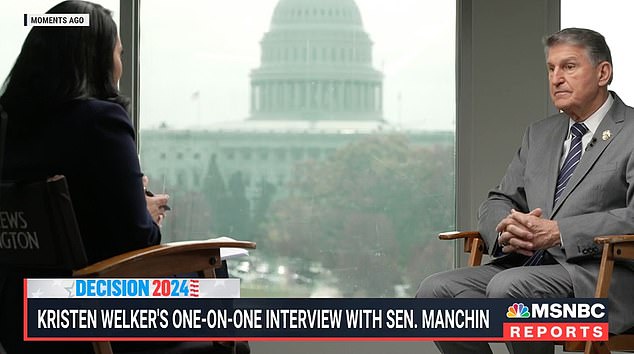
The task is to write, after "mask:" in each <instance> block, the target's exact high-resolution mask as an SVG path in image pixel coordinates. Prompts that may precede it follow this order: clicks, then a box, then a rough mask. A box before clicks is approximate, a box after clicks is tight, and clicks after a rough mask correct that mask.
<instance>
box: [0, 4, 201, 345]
mask: <svg viewBox="0 0 634 354" xmlns="http://www.w3.org/2000/svg"><path fill="white" fill-rule="evenodd" d="M48 13H59V14H75V13H81V14H89V16H90V26H86V27H33V29H32V30H31V31H30V33H29V34H28V36H27V38H26V40H25V41H24V44H23V46H22V50H21V52H20V54H19V55H18V58H17V59H16V62H15V64H14V66H13V68H12V70H11V71H10V73H9V75H8V77H7V79H6V80H5V82H4V84H3V86H2V89H0V105H1V107H2V109H4V111H5V112H6V114H7V115H8V128H7V134H6V141H5V142H4V143H5V160H4V169H3V171H1V173H2V179H6V180H20V181H29V180H44V179H46V178H47V177H50V176H54V175H65V176H66V179H67V182H68V186H69V189H70V195H71V198H72V202H73V206H74V209H75V212H76V217H77V222H78V224H79V228H80V232H81V235H82V237H83V242H84V246H85V249H86V253H87V256H88V259H89V261H90V262H96V261H99V260H102V259H105V258H108V257H111V256H114V255H117V254H121V253H123V252H126V251H130V250H134V249H139V248H143V247H147V246H150V245H154V244H158V243H159V242H160V240H161V233H160V229H159V224H160V222H161V221H162V218H163V217H164V208H162V207H163V206H165V204H166V203H167V198H168V197H167V196H166V195H157V196H154V197H146V196H145V193H144V185H143V180H142V177H143V174H142V173H141V170H140V167H139V160H138V155H137V152H136V144H135V141H134V139H135V134H134V130H133V127H132V124H131V122H130V118H129V117H128V114H127V112H126V104H127V101H126V99H124V98H123V97H122V96H121V95H120V94H119V91H118V88H117V87H118V81H119V79H120V77H121V73H122V65H121V52H122V48H121V42H120V40H119V37H118V34H117V28H116V25H115V22H114V20H113V19H112V16H111V13H110V11H108V10H106V9H104V8H103V7H102V6H100V5H97V4H93V3H90V2H84V1H64V2H62V3H60V4H58V5H56V6H55V7H53V8H52V9H51V10H49V11H48ZM30 275H31V274H20V275H16V274H11V275H6V276H5V279H4V280H5V282H4V286H3V287H2V289H0V290H1V291H2V292H1V294H0V342H1V343H2V346H3V347H4V349H5V350H6V351H7V353H8V354H14V353H20V354H22V353H87V352H90V351H91V349H90V346H89V345H88V344H86V343H37V342H24V341H23V340H22V335H23V334H22V328H23V327H22V320H23V316H22V308H23V306H22V285H21V284H22V280H21V278H23V277H26V276H30ZM1 280H2V279H1V278H0V283H2V282H1ZM0 286H2V284H0ZM208 346H209V347H211V345H208ZM140 347H143V345H141V346H140ZM156 352H164V351H163V350H157V351H156Z"/></svg>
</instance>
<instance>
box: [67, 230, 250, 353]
mask: <svg viewBox="0 0 634 354" xmlns="http://www.w3.org/2000/svg"><path fill="white" fill-rule="evenodd" d="M222 247H239V248H249V249H253V248H255V243H254V242H247V241H213V240H211V241H185V242H173V243H166V244H162V245H156V246H150V247H147V248H143V249H140V250H135V251H131V252H127V253H124V254H121V255H118V256H114V257H112V258H109V259H106V260H103V261H101V262H98V263H95V264H92V265H89V266H87V267H84V268H81V269H78V270H75V271H73V277H76V278H90V277H97V278H143V277H149V278H151V277H164V276H170V275H175V274H181V273H194V272H195V273H197V274H198V275H199V276H200V277H204V278H215V277H216V273H215V269H216V268H219V267H220V266H221V265H222V261H221V260H220V248H222ZM93 349H94V351H95V354H113V351H112V346H111V345H110V342H93Z"/></svg>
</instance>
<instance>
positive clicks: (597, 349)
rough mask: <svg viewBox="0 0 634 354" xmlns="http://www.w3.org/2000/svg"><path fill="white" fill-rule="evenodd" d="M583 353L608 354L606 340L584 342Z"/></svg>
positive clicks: (608, 349)
mask: <svg viewBox="0 0 634 354" xmlns="http://www.w3.org/2000/svg"><path fill="white" fill-rule="evenodd" d="M583 354H610V348H608V342H586V349H585V350H584V351H583Z"/></svg>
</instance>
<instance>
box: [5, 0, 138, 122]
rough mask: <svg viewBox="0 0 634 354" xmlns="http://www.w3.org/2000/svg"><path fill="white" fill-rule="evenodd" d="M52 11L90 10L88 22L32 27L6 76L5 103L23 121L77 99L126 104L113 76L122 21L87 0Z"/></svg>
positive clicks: (6, 108)
mask: <svg viewBox="0 0 634 354" xmlns="http://www.w3.org/2000/svg"><path fill="white" fill-rule="evenodd" d="M47 13H51V14H54V13H59V14H73V13H81V14H89V15H90V26H86V27H37V26H36V27H33V28H32V29H31V31H30V32H29V34H28V36H27V37H26V39H25V40H24V44H23V45H22V50H21V52H20V54H19V55H18V58H17V59H16V61H15V64H14V65H13V68H12V69H11V71H10V72H9V75H8V76H7V78H6V80H5V81H4V84H3V87H2V90H1V91H0V92H1V94H2V95H1V96H0V104H1V105H2V106H3V107H4V109H5V110H6V111H7V112H8V113H9V117H11V116H16V115H17V116H19V117H20V119H19V120H20V122H15V121H14V123H18V125H22V126H24V125H28V123H30V122H33V121H34V120H38V119H44V118H45V116H46V112H49V111H50V110H51V109H55V108H56V107H57V106H59V105H61V104H64V103H66V102H68V101H70V100H74V99H88V98H96V99H102V100H110V101H113V102H116V103H119V104H120V105H122V106H123V107H124V108H127V103H128V101H127V99H125V98H124V97H122V96H120V95H119V90H118V89H117V86H116V83H115V82H114V80H113V68H114V63H113V57H112V55H113V51H114V48H115V45H116V41H117V27H116V24H115V22H114V20H113V19H112V13H111V12H110V11H109V10H107V9H105V8H103V7H102V6H101V5H98V4H93V3H90V2H87V1H77V0H70V1H64V2H61V3H59V4H57V5H56V6H54V7H53V8H52V9H50V10H49V11H48V12H47Z"/></svg>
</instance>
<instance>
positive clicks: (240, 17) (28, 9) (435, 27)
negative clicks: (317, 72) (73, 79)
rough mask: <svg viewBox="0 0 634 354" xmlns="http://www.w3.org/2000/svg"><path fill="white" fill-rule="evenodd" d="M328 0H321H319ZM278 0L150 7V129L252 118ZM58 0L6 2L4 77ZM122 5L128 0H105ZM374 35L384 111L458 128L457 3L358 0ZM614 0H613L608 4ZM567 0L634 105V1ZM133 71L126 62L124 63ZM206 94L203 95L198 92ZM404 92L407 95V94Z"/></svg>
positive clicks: (1, 17) (145, 57) (146, 98)
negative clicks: (32, 26) (25, 22)
mask: <svg viewBox="0 0 634 354" xmlns="http://www.w3.org/2000/svg"><path fill="white" fill-rule="evenodd" d="M315 1H319V0H315ZM277 2H278V0H231V1H220V0H187V1H178V2H177V1H174V0H169V1H168V0H151V1H148V0H146V1H142V3H141V4H142V8H141V26H142V27H141V75H142V78H141V122H142V128H151V127H157V126H158V125H159V124H160V123H161V122H167V124H168V125H170V126H172V127H178V128H188V127H204V126H208V125H210V124H216V123H218V122H223V121H237V120H244V119H246V118H247V117H248V114H249V112H248V110H249V77H248V75H249V72H250V70H252V69H254V68H257V67H258V66H259V65H260V62H259V58H260V45H259V42H260V40H261V39H262V36H263V35H264V33H265V32H266V31H268V30H269V27H270V21H271V16H272V13H273V10H274V8H275V5H276V4H277ZM55 3H57V0H55V1H48V0H25V1H20V2H17V1H16V2H13V1H3V2H0V35H1V36H2V41H0V77H2V80H4V77H6V74H7V72H8V70H9V68H10V66H11V65H12V64H13V61H14V60H15V57H16V55H17V53H18V52H19V49H20V46H21V43H22V41H23V38H24V37H25V36H26V33H27V32H28V28H25V27H23V26H22V14H24V13H43V12H45V11H46V10H47V9H48V8H50V7H51V6H52V5H54V4H55ZM100 3H101V4H103V5H104V6H106V7H108V8H111V9H114V10H115V12H116V10H118V0H108V1H101V2H100ZM356 3H357V5H358V6H359V9H360V11H361V16H362V19H363V24H364V27H365V30H366V32H368V34H369V35H370V38H371V39H372V40H373V41H374V49H373V56H374V66H375V68H377V69H379V70H382V71H383V73H384V75H385V79H384V83H383V84H384V97H383V99H384V116H385V118H386V119H387V120H388V121H389V122H391V123H393V124H396V125H401V126H405V127H417V128H423V129H429V130H453V129H454V122H455V118H454V116H455V87H454V84H455V76H454V75H455V74H454V70H455V64H454V63H455V61H454V58H455V2H454V1H437V0H390V1H385V0H356ZM608 3H610V4H612V5H610V6H608ZM596 4H597V1H596V0H595V1H590V0H562V26H563V27H569V26H578V27H589V28H593V29H596V30H598V31H599V32H601V33H603V34H604V35H605V36H606V38H607V40H608V44H609V45H610V46H611V48H612V52H613V56H614V65H615V79H614V82H613V84H612V86H611V88H612V89H614V90H616V91H617V92H619V94H620V95H621V97H622V98H623V99H624V100H625V101H626V102H629V103H630V104H634V88H632V82H634V67H633V66H632V65H629V63H631V62H632V59H633V58H634V53H633V52H632V51H633V47H632V46H631V45H630V42H631V40H630V38H629V36H630V34H631V33H634V28H633V27H634V25H632V23H631V19H630V18H628V16H631V14H632V13H634V11H633V10H634V5H633V4H634V3H633V2H631V1H628V0H609V1H602V3H601V4H602V5H601V6H606V7H609V8H610V16H608V17H605V16H596V9H597V7H596V6H597V5H596ZM124 70H125V68H124ZM196 92H197V93H198V94H195V93H196ZM399 97H400V99H399Z"/></svg>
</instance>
